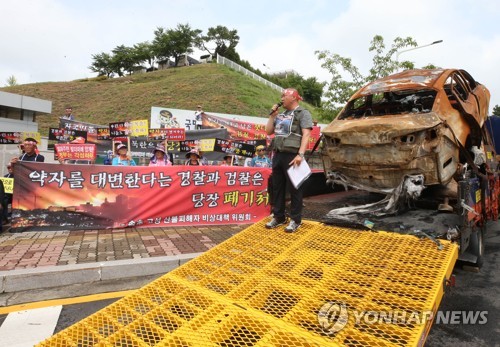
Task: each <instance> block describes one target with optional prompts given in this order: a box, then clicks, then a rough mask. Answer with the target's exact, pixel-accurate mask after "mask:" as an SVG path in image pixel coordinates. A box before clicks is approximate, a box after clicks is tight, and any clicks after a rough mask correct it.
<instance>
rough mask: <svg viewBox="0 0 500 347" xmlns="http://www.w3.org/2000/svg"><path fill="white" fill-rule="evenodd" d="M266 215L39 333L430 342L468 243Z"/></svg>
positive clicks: (224, 342) (82, 342) (110, 340)
mask: <svg viewBox="0 0 500 347" xmlns="http://www.w3.org/2000/svg"><path fill="white" fill-rule="evenodd" d="M264 223H265V221H262V222H259V223H257V224H255V225H252V226H250V227H248V228H247V229H245V230H243V231H242V232H240V233H239V234H237V235H235V236H233V237H232V238H230V239H228V240H226V241H225V242H224V243H222V244H220V245H218V246H217V247H215V248H213V249H211V250H209V251H207V252H205V253H204V254H202V255H200V256H199V257H197V258H195V259H193V260H191V261H189V262H188V263H186V264H184V265H183V266H181V267H179V268H177V269H175V270H174V271H171V272H170V273H168V274H166V275H164V276H162V277H160V278H159V279H157V280H155V281H153V282H151V283H150V284H148V285H146V286H145V287H143V288H141V289H139V290H138V291H136V292H135V293H133V294H132V295H129V296H126V297H124V298H122V299H121V300H119V301H116V302H115V303H113V304H111V305H110V306H108V307H106V308H104V309H102V310H100V311H98V312H96V313H95V314H93V315H91V316H89V317H87V318H85V319H83V320H82V321H80V322H78V323H76V324H74V325H73V326H71V327H69V328H67V329H65V330H63V331H61V332H59V333H58V334H56V335H54V336H52V337H51V338H49V339H47V340H45V341H44V342H42V343H40V344H39V346H42V347H48V346H53V347H70V346H78V347H81V346H100V347H110V346H122V347H128V346H130V347H136V346H137V347H139V346H196V347H198V346H228V347H229V346H262V347H264V346H266V347H267V346H282V347H285V346H286V347H289V346H370V347H373V346H420V345H423V343H424V342H425V338H426V337H427V334H428V333H429V330H430V327H431V325H432V313H435V312H436V311H437V308H438V306H439V303H440V301H441V298H442V296H443V294H444V286H445V282H446V280H447V279H449V277H450V276H451V272H452V269H453V266H454V264H455V261H456V260H457V257H458V246H457V245H456V244H453V243H450V242H448V241H440V242H441V244H442V246H443V249H441V250H439V249H438V247H437V245H436V243H434V242H433V241H431V240H429V239H419V238H417V237H415V236H410V235H400V234H395V233H387V232H370V231H359V230H353V229H348V228H340V227H332V226H327V225H324V224H321V223H317V222H312V221H304V222H303V225H302V227H301V228H300V229H299V230H298V231H297V232H296V233H293V234H287V233H285V232H284V231H283V228H277V229H274V230H268V229H266V228H265V227H264Z"/></svg>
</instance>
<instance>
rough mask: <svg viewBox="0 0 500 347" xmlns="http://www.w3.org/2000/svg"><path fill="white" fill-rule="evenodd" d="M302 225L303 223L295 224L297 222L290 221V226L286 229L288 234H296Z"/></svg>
mask: <svg viewBox="0 0 500 347" xmlns="http://www.w3.org/2000/svg"><path fill="white" fill-rule="evenodd" d="M301 225H302V223H295V221H294V220H293V219H292V220H291V221H290V224H288V225H287V227H286V228H285V231H286V232H287V233H294V232H296V231H297V229H298V228H299V227H300V226H301Z"/></svg>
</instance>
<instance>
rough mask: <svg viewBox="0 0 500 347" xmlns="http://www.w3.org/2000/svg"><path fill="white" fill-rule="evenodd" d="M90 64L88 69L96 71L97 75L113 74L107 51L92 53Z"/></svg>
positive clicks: (109, 75)
mask: <svg viewBox="0 0 500 347" xmlns="http://www.w3.org/2000/svg"><path fill="white" fill-rule="evenodd" d="M92 59H93V60H94V61H93V62H92V65H90V66H89V69H90V70H91V71H92V72H97V74H98V75H99V76H106V77H108V78H109V77H111V76H112V74H113V66H112V57H111V55H110V54H108V53H99V54H92Z"/></svg>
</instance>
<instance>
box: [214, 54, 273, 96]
mask: <svg viewBox="0 0 500 347" xmlns="http://www.w3.org/2000/svg"><path fill="white" fill-rule="evenodd" d="M217 64H224V65H226V66H229V67H230V68H231V69H233V70H236V71H239V72H241V73H243V74H244V75H246V76H250V77H251V78H253V79H254V80H257V81H259V82H261V83H264V84H265V85H266V86H269V87H271V88H273V89H276V90H277V91H279V92H282V91H283V87H280V86H279V85H277V84H274V83H272V82H269V81H268V80H266V79H265V78H262V77H261V76H259V75H257V74H256V73H254V72H252V71H250V70H248V69H246V68H244V67H243V66H241V65H239V64H236V63H235V62H234V61H231V60H229V59H227V58H224V57H223V56H222V55H220V54H217Z"/></svg>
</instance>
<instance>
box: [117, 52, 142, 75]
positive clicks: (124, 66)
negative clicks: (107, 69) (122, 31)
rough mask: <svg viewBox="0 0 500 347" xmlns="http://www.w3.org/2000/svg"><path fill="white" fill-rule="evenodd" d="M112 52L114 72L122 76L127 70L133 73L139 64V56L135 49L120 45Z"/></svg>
mask: <svg viewBox="0 0 500 347" xmlns="http://www.w3.org/2000/svg"><path fill="white" fill-rule="evenodd" d="M112 52H113V56H112V58H111V66H112V68H113V72H116V73H117V74H118V76H120V77H122V76H123V75H124V73H125V72H128V73H129V75H130V74H132V72H133V71H134V70H135V67H136V66H137V65H138V64H137V58H136V57H135V55H134V49H133V48H132V47H127V46H125V45H120V46H116V47H115V48H114V49H113V50H112Z"/></svg>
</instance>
